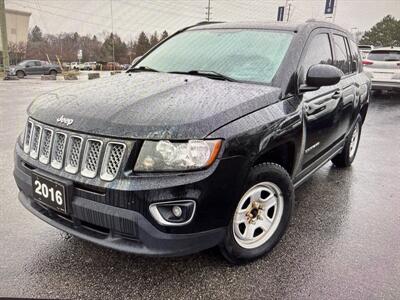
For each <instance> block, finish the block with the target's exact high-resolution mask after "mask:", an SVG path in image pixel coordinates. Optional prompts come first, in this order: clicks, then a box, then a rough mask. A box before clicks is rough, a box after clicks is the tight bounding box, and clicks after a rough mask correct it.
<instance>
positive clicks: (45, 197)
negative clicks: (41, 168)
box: [32, 173, 67, 213]
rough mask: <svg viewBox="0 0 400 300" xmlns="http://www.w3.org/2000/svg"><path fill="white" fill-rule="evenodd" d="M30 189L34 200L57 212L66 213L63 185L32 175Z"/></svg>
mask: <svg viewBox="0 0 400 300" xmlns="http://www.w3.org/2000/svg"><path fill="white" fill-rule="evenodd" d="M32 187H33V199H34V200H36V201H39V202H40V203H42V204H44V205H46V206H48V207H50V208H52V209H54V210H57V211H59V212H63V213H66V212H67V204H66V186H65V184H63V183H61V182H58V181H56V180H53V179H50V178H47V177H43V176H41V175H38V174H36V173H32Z"/></svg>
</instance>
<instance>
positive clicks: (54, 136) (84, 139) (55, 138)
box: [23, 119, 129, 181]
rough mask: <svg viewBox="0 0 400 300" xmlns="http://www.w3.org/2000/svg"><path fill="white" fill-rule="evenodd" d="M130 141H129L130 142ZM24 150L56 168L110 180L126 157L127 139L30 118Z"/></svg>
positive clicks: (32, 156)
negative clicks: (75, 130) (77, 131)
mask: <svg viewBox="0 0 400 300" xmlns="http://www.w3.org/2000/svg"><path fill="white" fill-rule="evenodd" d="M128 143H129V142H128ZM23 148H24V152H25V153H26V154H28V155H29V156H30V157H31V158H32V159H35V160H36V159H38V160H39V161H40V162H41V163H42V164H45V165H48V164H50V166H51V167H53V168H54V169H57V170H61V169H64V170H65V171H66V172H68V173H70V174H77V173H78V172H79V171H80V174H81V175H82V176H84V177H87V178H95V177H96V176H98V175H99V174H98V173H99V170H100V178H101V179H102V180H106V181H111V180H113V179H114V178H115V177H116V176H117V175H118V172H119V170H120V167H121V163H122V161H123V159H124V154H125V149H126V143H123V142H120V141H112V140H110V139H108V138H99V137H92V136H87V135H79V134H75V133H70V132H67V131H59V130H58V129H56V128H53V127H50V126H47V125H43V124H40V123H38V122H36V121H33V120H31V119H29V120H28V122H27V125H26V128H25V135H24V145H23Z"/></svg>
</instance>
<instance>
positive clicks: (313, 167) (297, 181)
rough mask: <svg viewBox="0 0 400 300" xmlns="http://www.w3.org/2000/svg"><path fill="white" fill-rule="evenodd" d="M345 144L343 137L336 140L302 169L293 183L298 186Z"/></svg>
mask: <svg viewBox="0 0 400 300" xmlns="http://www.w3.org/2000/svg"><path fill="white" fill-rule="evenodd" d="M344 144H345V139H343V140H341V141H340V142H338V143H337V144H336V145H335V146H333V147H332V149H330V150H329V151H328V152H327V153H325V154H324V155H322V156H321V157H320V158H319V159H317V160H316V161H315V162H313V163H312V164H311V165H309V166H308V167H307V168H305V169H304V170H302V171H301V172H300V173H299V174H298V175H297V176H296V177H295V178H294V180H293V185H294V187H295V188H298V187H299V186H300V185H301V184H302V183H304V182H305V181H306V180H307V179H308V178H309V177H310V176H311V175H312V174H313V173H315V172H316V171H318V170H319V169H320V168H321V167H322V166H323V165H325V164H326V163H327V162H328V161H329V160H331V159H332V158H333V157H334V156H335V155H336V154H338V153H340V152H341V151H342V150H343V147H344Z"/></svg>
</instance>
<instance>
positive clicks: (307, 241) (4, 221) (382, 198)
mask: <svg viewBox="0 0 400 300" xmlns="http://www.w3.org/2000/svg"><path fill="white" fill-rule="evenodd" d="M68 84H76V82H69V81H40V80H29V79H25V80H19V81H10V82H5V81H1V82H0V122H1V126H0V178H1V180H0V241H1V243H0V297H1V296H3V297H4V296H8V297H42V298H90V299H96V298H113V299H116V298H156V299H179V298H186V299H224V298H226V299H255V298H294V299H301V298H313V299H321V298H335V299H372V298H385V299H399V298H400V284H399V282H400V155H399V154H400V152H399V149H400V134H399V130H400V94H395V93H390V94H383V95H382V96H379V97H374V98H373V99H372V100H371V104H370V109H369V112H368V115H367V118H366V122H365V124H364V127H363V132H362V136H361V143H360V147H359V151H358V154H357V157H356V160H355V162H354V164H353V166H352V167H351V168H349V169H346V170H341V169H337V168H335V167H334V166H333V165H332V164H331V163H328V164H326V165H325V166H324V167H323V168H322V169H321V170H319V171H318V172H317V173H315V174H314V175H313V176H312V177H311V178H310V179H309V180H308V181H307V182H306V183H304V184H303V185H302V186H301V187H299V188H298V189H297V190H296V201H297V202H296V209H295V213H294V216H293V218H292V222H291V225H290V227H289V229H288V231H287V233H286V235H285V236H284V238H283V240H282V241H281V242H280V243H279V244H278V245H277V247H275V249H274V250H273V251H272V252H271V253H270V254H269V255H267V256H265V257H264V258H263V259H261V260H258V261H256V262H253V263H251V264H248V265H244V266H239V267H232V266H229V265H228V264H227V263H226V262H225V261H224V259H223V258H222V257H221V255H220V254H219V253H218V251H215V250H214V249H212V250H208V251H204V252H202V253H199V254H195V255H191V256H186V257H182V258H173V259H171V258H149V257H139V256H135V255H128V254H124V253H119V252H116V251H112V250H108V249H104V248H101V247H98V246H95V245H92V244H90V243H88V242H84V241H82V240H79V239H77V238H73V237H70V236H68V235H66V234H63V233H62V232H60V231H59V230H57V229H55V228H53V227H51V226H49V225H47V224H46V223H44V222H42V221H40V220H39V219H37V218H36V217H34V216H33V215H31V214H30V213H29V212H28V211H27V210H25V209H24V208H23V207H22V205H21V204H20V203H19V202H18V200H17V187H16V185H15V183H14V179H13V176H12V170H13V148H14V143H15V140H16V137H17V135H18V133H19V132H21V131H22V129H23V127H24V125H25V121H26V113H25V111H26V108H27V106H28V104H29V103H30V101H31V100H32V99H33V98H34V97H35V96H37V95H39V94H41V93H44V92H47V91H50V90H53V89H56V88H60V87H62V86H65V85H68ZM77 88H79V86H77Z"/></svg>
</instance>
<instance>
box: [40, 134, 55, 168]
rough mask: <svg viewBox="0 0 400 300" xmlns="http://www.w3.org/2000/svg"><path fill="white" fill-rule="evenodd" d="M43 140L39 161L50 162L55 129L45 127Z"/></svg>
mask: <svg viewBox="0 0 400 300" xmlns="http://www.w3.org/2000/svg"><path fill="white" fill-rule="evenodd" d="M42 135H43V136H42V142H41V144H40V149H39V153H40V154H39V161H40V162H41V163H43V164H48V163H49V161H50V151H51V141H52V140H53V130H51V129H48V128H45V129H44V130H43V133H42Z"/></svg>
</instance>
